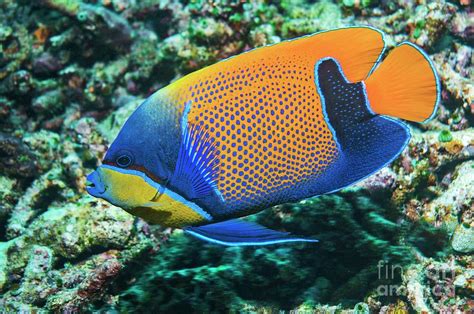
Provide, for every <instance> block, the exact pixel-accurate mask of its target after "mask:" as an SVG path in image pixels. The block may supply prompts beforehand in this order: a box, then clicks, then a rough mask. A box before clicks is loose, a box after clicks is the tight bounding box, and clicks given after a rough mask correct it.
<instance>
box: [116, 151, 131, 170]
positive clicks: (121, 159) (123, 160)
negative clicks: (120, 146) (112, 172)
mask: <svg viewBox="0 0 474 314" xmlns="http://www.w3.org/2000/svg"><path fill="white" fill-rule="evenodd" d="M115 162H116V163H117V165H118V166H119V167H122V168H126V167H128V166H130V165H131V164H132V157H130V156H129V155H126V154H123V155H120V156H118V158H117V159H116V161H115Z"/></svg>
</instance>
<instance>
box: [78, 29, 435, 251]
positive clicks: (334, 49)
mask: <svg viewBox="0 0 474 314" xmlns="http://www.w3.org/2000/svg"><path fill="white" fill-rule="evenodd" d="M384 50H385V43H384V35H383V33H382V32H381V31H378V30H376V29H373V28H370V27H353V28H343V29H337V30H331V31H325V32H320V33H317V34H314V35H310V36H305V37H301V38H297V39H294V40H290V41H285V42H282V43H279V44H275V45H272V46H267V47H262V48H257V49H254V50H251V51H249V52H245V53H242V54H240V55H238V56H235V57H232V58H229V59H226V60H223V61H221V62H218V63H216V64H214V65H211V66H208V67H206V68H204V69H202V70H199V71H196V72H194V73H191V74H189V75H187V76H185V77H183V78H181V79H179V80H177V81H176V82H174V83H172V84H170V85H168V86H166V87H164V88H162V89H160V90H158V91H156V92H155V93H154V94H153V95H151V96H150V97H149V98H148V99H146V100H145V101H144V102H143V103H142V104H141V105H140V106H139V107H138V108H137V109H136V111H135V112H134V113H133V114H132V115H131V116H130V117H129V119H128V120H127V121H126V123H125V124H124V126H123V127H122V129H121V131H120V133H119V135H118V136H117V138H116V139H115V141H114V142H113V143H112V144H111V146H110V148H109V149H108V151H107V153H106V156H105V158H104V160H103V164H102V165H101V166H100V167H98V169H97V170H96V171H94V172H93V173H92V174H90V175H89V176H88V177H87V179H88V187H87V191H88V192H89V193H90V194H91V195H93V196H95V197H99V198H102V199H105V200H107V201H108V202H110V203H112V204H114V205H116V206H120V207H121V208H123V209H124V210H126V211H128V212H129V213H131V214H133V215H136V216H139V217H142V218H143V219H145V220H147V221H149V222H151V223H156V224H161V225H163V226H170V227H175V228H182V229H183V230H184V231H185V232H186V233H188V234H190V235H193V236H196V237H198V238H200V239H203V240H207V241H211V242H214V243H219V244H223V245H266V244H273V243H280V242H292V241H317V240H314V239H308V238H302V237H298V236H294V235H291V234H289V233H286V232H280V231H274V230H270V229H268V228H265V227H262V226H260V225H258V224H255V223H252V222H246V221H244V220H240V219H238V218H239V217H243V216H246V215H250V214H253V213H256V212H259V211H261V210H263V209H265V208H268V207H270V206H273V205H277V204H282V203H288V202H297V201H300V200H302V199H305V198H309V197H313V196H317V195H321V194H326V193H332V192H335V191H338V190H340V189H342V188H344V187H347V186H349V185H352V184H354V183H355V182H358V181H360V180H362V179H363V178H366V177H367V176H369V175H371V174H373V173H374V172H376V171H378V170H379V169H381V168H382V167H385V166H386V165H387V164H389V163H390V162H391V161H393V160H394V159H395V158H396V157H397V156H398V155H399V154H400V153H401V151H402V150H403V149H404V148H405V147H406V145H407V143H408V141H409V139H410V131H409V129H408V127H407V126H406V125H405V124H404V123H403V122H401V121H400V120H398V119H404V120H409V121H415V122H425V121H427V120H429V119H430V118H432V117H433V115H434V114H435V112H436V108H437V104H438V102H439V95H440V84H439V79H438V76H437V74H436V71H435V69H434V67H433V64H432V63H431V61H430V60H429V58H428V57H427V55H426V54H425V53H424V52H423V51H422V50H421V49H420V48H419V47H417V46H415V45H413V44H411V43H408V42H404V43H401V44H400V45H398V46H397V47H395V48H393V49H392V50H391V52H390V53H389V54H388V55H387V56H386V57H385V58H384V60H383V61H382V60H381V59H382V56H383V55H384Z"/></svg>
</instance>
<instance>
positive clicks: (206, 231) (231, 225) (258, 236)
mask: <svg viewBox="0 0 474 314" xmlns="http://www.w3.org/2000/svg"><path fill="white" fill-rule="evenodd" d="M184 232H186V233H188V234H190V235H192V236H194V237H197V238H199V239H201V240H204V241H208V242H212V243H216V244H221V245H226V246H251V245H270V244H277V243H285V242H318V240H313V239H306V238H300V237H296V236H293V235H291V234H290V233H288V232H280V231H275V230H271V229H268V228H265V227H263V226H260V225H259V224H256V223H253V222H247V221H243V220H239V219H233V220H228V221H223V222H218V223H214V224H209V225H204V226H199V227H186V228H184Z"/></svg>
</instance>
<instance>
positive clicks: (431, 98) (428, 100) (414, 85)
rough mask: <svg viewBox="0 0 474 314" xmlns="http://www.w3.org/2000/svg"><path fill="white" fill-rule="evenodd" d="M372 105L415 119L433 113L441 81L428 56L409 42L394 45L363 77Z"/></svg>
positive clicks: (377, 109)
mask: <svg viewBox="0 0 474 314" xmlns="http://www.w3.org/2000/svg"><path fill="white" fill-rule="evenodd" d="M365 84H366V88H367V97H368V100H369V103H370V107H371V109H372V110H373V111H374V112H375V113H378V114H382V115H387V116H392V117H397V118H402V119H405V120H409V121H415V122H426V121H427V120H429V119H430V118H432V117H433V116H434V114H435V113H436V108H437V106H438V103H439V95H440V84H439V79H438V76H437V74H436V70H435V69H434V67H433V64H432V63H431V61H430V60H429V58H428V56H427V55H426V54H425V53H424V52H423V51H422V50H421V49H420V48H418V47H417V46H415V45H413V44H411V43H408V42H407V43H402V44H400V45H399V46H397V47H396V48H394V49H393V50H392V51H391V52H390V53H389V55H388V56H387V58H385V60H383V61H382V63H381V64H380V65H379V66H378V67H377V68H376V69H375V71H374V72H373V73H372V74H371V75H370V76H369V77H368V78H367V79H366V81H365Z"/></svg>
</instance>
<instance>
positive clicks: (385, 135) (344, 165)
mask: <svg viewBox="0 0 474 314" xmlns="http://www.w3.org/2000/svg"><path fill="white" fill-rule="evenodd" d="M315 77H316V86H317V88H318V93H319V95H320V96H321V103H322V106H323V108H324V110H325V115H326V118H327V120H328V121H327V122H328V123H329V125H330V127H331V128H332V131H333V135H334V136H335V138H336V139H337V142H338V144H339V147H340V149H341V153H342V154H341V157H340V158H339V159H338V160H337V161H336V162H335V163H334V164H332V165H331V167H330V168H329V169H328V171H327V172H326V173H325V174H324V175H323V177H321V178H319V179H318V180H317V182H315V183H316V184H315V186H314V190H315V192H317V194H321V193H328V192H333V191H335V190H339V189H341V188H344V187H346V186H348V185H351V184H353V183H355V182H357V181H359V180H361V179H363V178H365V177H367V176H369V175H370V174H372V173H374V172H376V171H378V170H379V169H380V168H382V167H384V166H386V165H387V164H388V163H389V162H391V161H392V160H393V159H394V158H395V157H397V156H398V155H399V154H400V153H401V151H402V150H403V148H404V147H405V146H406V144H407V143H408V140H409V138H410V132H409V129H408V128H407V126H405V124H403V123H402V122H399V121H396V120H393V119H390V118H386V117H383V116H379V115H376V114H374V113H373V112H371V110H370V109H369V108H370V107H369V104H368V100H367V97H366V93H365V86H364V83H362V82H358V83H350V82H348V81H347V79H346V78H345V76H344V74H343V72H342V70H341V68H340V66H339V64H338V63H337V62H336V61H335V60H334V59H332V58H328V59H323V60H321V61H320V62H319V63H318V64H317V65H316V69H315Z"/></svg>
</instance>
